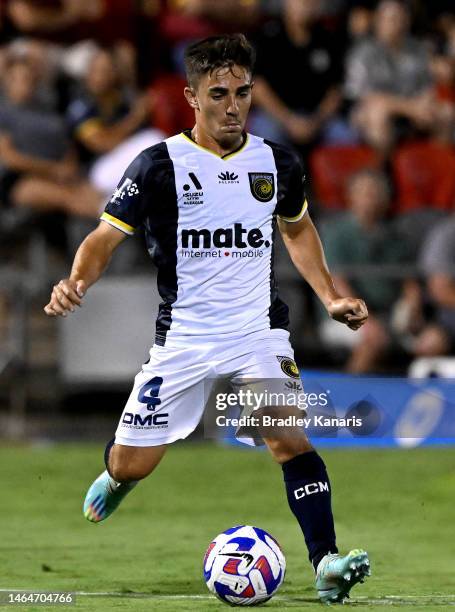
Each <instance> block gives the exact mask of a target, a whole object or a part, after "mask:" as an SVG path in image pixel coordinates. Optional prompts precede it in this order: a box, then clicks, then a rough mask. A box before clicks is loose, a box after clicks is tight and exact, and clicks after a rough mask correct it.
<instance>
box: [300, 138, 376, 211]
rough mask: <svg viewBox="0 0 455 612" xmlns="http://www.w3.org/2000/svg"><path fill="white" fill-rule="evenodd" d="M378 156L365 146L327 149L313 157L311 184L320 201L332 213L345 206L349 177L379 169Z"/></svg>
mask: <svg viewBox="0 0 455 612" xmlns="http://www.w3.org/2000/svg"><path fill="white" fill-rule="evenodd" d="M379 167H380V160H379V157H378V156H377V154H376V153H375V152H374V151H373V150H372V149H370V148H368V147H364V146H326V147H319V148H317V149H316V150H315V151H314V152H313V153H312V155H311V157H310V170H311V180H312V184H313V189H314V193H315V196H316V199H317V201H318V202H319V203H320V204H321V205H322V206H323V207H324V208H328V209H331V210H340V209H343V208H344V206H345V190H346V189H345V188H346V181H347V180H348V179H349V177H350V176H351V175H352V174H354V173H355V172H357V171H358V170H362V169H364V168H379Z"/></svg>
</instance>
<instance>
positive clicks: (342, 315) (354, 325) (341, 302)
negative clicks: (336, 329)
mask: <svg viewBox="0 0 455 612" xmlns="http://www.w3.org/2000/svg"><path fill="white" fill-rule="evenodd" d="M327 312H328V313H329V315H330V316H331V317H332V319H335V321H339V322H340V323H344V324H345V325H347V326H348V327H349V328H350V329H359V327H362V325H363V324H364V323H365V322H366V320H367V319H368V309H367V307H366V304H365V302H364V301H363V300H359V299H357V298H350V297H348V298H338V299H336V300H332V301H331V302H329V304H328V306H327Z"/></svg>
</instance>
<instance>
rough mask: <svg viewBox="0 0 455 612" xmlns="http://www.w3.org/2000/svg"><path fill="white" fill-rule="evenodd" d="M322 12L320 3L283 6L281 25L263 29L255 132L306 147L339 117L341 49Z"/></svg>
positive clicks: (298, 0)
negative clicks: (323, 18) (326, 27)
mask: <svg viewBox="0 0 455 612" xmlns="http://www.w3.org/2000/svg"><path fill="white" fill-rule="evenodd" d="M322 9H323V4H322V0H283V4H282V18H281V20H279V21H274V22H269V23H267V24H266V25H265V26H264V28H263V30H262V32H261V34H260V36H259V37H258V40H257V42H256V48H257V64H256V76H255V86H254V90H253V96H254V103H255V105H256V107H257V110H256V112H255V113H254V115H253V119H252V121H251V131H252V132H254V133H256V134H259V135H260V136H263V137H265V138H269V139H270V140H273V141H275V142H283V143H294V144H296V145H301V146H305V145H308V144H310V143H313V142H314V140H315V139H316V138H317V137H318V135H319V134H320V133H321V131H322V130H323V129H324V127H326V126H327V124H328V122H329V121H330V120H331V119H332V118H333V117H335V115H336V113H337V111H338V109H339V107H340V103H341V93H340V83H341V81H342V56H343V45H341V44H340V42H339V40H338V39H337V36H335V35H334V34H333V33H328V32H327V31H325V30H324V28H323V27H322V26H321V25H320V18H321V15H322ZM277 66H281V69H279V70H278V69H277Z"/></svg>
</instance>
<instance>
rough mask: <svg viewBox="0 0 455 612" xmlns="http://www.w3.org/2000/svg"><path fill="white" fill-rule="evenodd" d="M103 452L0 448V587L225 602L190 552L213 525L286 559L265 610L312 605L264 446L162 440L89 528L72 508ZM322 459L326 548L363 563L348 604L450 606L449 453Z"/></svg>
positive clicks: (151, 605)
mask: <svg viewBox="0 0 455 612" xmlns="http://www.w3.org/2000/svg"><path fill="white" fill-rule="evenodd" d="M102 453H103V448H102V447H101V446H99V445H97V446H94V445H80V446H77V445H58V446H49V447H44V446H43V447H6V448H3V449H0V482H1V504H0V520H1V523H0V524H1V538H0V555H1V556H0V559H1V565H0V567H1V571H0V588H2V589H31V590H33V589H34V590H37V591H53V592H55V591H72V592H77V593H81V594H80V595H77V603H76V605H75V606H69V607H68V606H66V607H65V609H68V610H72V609H77V610H90V611H93V610H94V611H97V610H134V611H136V610H137V611H142V610H144V611H145V610H148V611H150V610H152V611H154V610H158V611H161V610H163V611H172V612H175V611H181V610H191V611H195V612H204V611H217V610H221V611H222V610H228V608H227V607H226V606H225V605H224V604H222V603H220V602H218V601H217V600H216V599H215V598H214V597H212V596H211V595H209V593H208V591H207V589H206V587H205V584H204V583H203V580H202V571H201V561H202V556H203V554H204V552H205V548H206V547H207V545H208V544H209V543H210V541H211V539H212V538H213V537H214V536H216V535H217V534H218V533H219V532H221V531H224V530H225V529H227V528H228V527H231V526H233V525H236V524H242V523H247V524H253V525H257V526H259V527H262V528H263V529H266V530H267V531H270V532H271V533H272V534H273V535H274V536H275V537H276V538H277V539H278V540H279V542H280V543H281V545H282V547H283V549H284V552H285V554H286V559H287V566H288V571H287V575H286V580H285V583H284V585H283V587H282V589H281V590H280V592H279V594H278V595H277V596H276V597H275V598H274V599H272V600H271V601H270V602H269V603H268V604H266V606H265V607H264V609H265V610H267V609H271V610H272V609H275V610H287V609H288V608H289V609H290V610H291V609H292V611H294V610H304V611H306V610H321V609H323V608H322V607H321V604H319V603H318V601H317V599H316V596H315V591H314V588H313V582H314V578H313V575H312V571H311V568H310V565H309V563H308V562H307V559H306V556H307V554H306V549H305V545H304V542H303V538H302V536H301V533H300V530H299V528H298V525H297V523H296V521H295V520H294V517H293V516H292V515H291V513H290V511H289V508H288V506H287V502H286V499H285V493H284V487H283V483H282V477H281V470H280V468H279V467H277V466H275V465H274V464H273V462H272V461H271V459H270V458H269V456H268V455H267V453H266V452H261V451H254V450H249V449H245V450H244V449H241V448H237V447H222V446H215V445H213V444H209V443H206V444H190V443H188V444H180V445H174V446H173V447H172V448H171V449H170V450H169V452H168V454H167V455H166V456H165V458H164V460H163V462H162V464H161V465H160V466H159V467H158V469H157V470H156V472H155V473H154V474H153V475H152V476H151V477H150V478H149V479H147V480H146V481H144V482H142V483H141V484H140V485H139V486H138V487H137V488H136V489H135V490H134V491H133V492H132V493H131V495H130V496H129V497H128V498H127V499H126V500H125V501H124V502H123V504H122V506H121V507H120V508H119V509H118V510H117V512H116V513H115V514H114V515H113V516H112V517H111V518H109V519H108V520H107V521H106V522H105V523H100V524H97V525H94V524H91V523H89V522H87V521H86V520H85V519H84V518H83V515H82V511H81V506H82V502H83V498H84V496H85V492H86V490H87V488H88V486H89V485H90V483H91V482H92V480H93V479H94V478H95V477H96V476H97V475H98V474H99V473H100V472H101V470H102V469H103V461H102ZM322 455H323V457H324V459H325V461H326V464H327V466H328V469H329V473H330V476H331V481H332V488H333V506H334V513H335V517H336V524H337V534H338V544H339V547H340V549H341V550H342V551H346V550H348V549H350V548H356V547H363V548H366V549H367V550H368V552H369V554H370V558H371V562H372V571H373V576H372V577H371V578H370V579H369V580H367V582H366V583H365V584H364V585H359V586H357V587H356V588H355V589H354V590H353V592H352V600H351V604H350V605H351V607H352V608H354V609H356V610H357V609H358V610H362V609H366V610H368V611H370V610H384V607H393V608H406V609H409V608H410V607H411V606H412V609H413V610H425V611H432V610H438V611H442V610H447V609H454V608H453V607H454V606H455V533H454V531H455V528H454V517H455V514H454V512H455V511H454V499H455V498H454V491H455V461H454V451H453V449H415V450H374V451H373V450H357V451H353V450H345V449H342V450H336V451H324V452H322ZM82 593H83V594H82ZM4 609H5V610H6V609H16V610H19V609H21V610H37V611H39V612H43V611H44V610H55V609H56V606H52V607H50V606H43V605H40V606H33V605H28V606H25V607H23V606H19V605H15V606H12V607H7V606H5V608H4ZM346 609H349V606H345V607H344V610H346Z"/></svg>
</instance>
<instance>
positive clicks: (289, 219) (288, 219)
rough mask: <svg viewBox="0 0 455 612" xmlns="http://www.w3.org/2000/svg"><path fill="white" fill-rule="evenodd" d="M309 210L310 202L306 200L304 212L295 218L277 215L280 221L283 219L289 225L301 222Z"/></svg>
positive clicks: (303, 205) (303, 206) (303, 207)
mask: <svg viewBox="0 0 455 612" xmlns="http://www.w3.org/2000/svg"><path fill="white" fill-rule="evenodd" d="M307 210H308V202H307V200H306V199H305V200H304V202H303V204H302V210H301V211H300V212H299V214H298V215H296V216H295V217H283V215H277V217H278V219H281V220H282V221H286V222H287V223H296V222H297V221H300V219H302V218H303V216H304V214H305V213H306V211H307Z"/></svg>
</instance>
